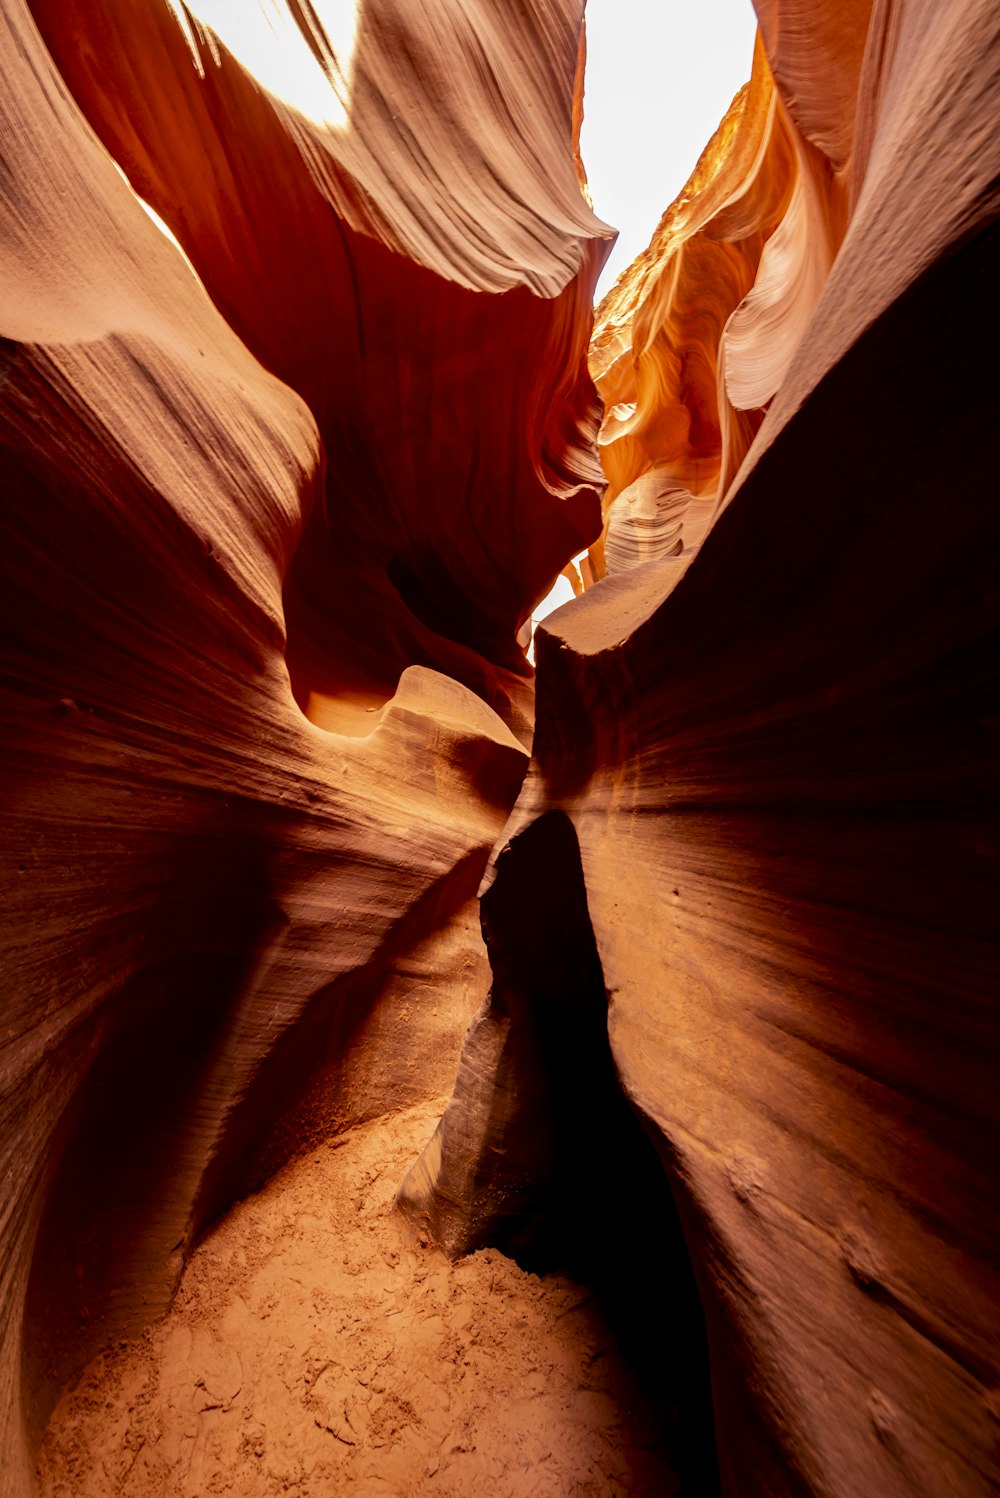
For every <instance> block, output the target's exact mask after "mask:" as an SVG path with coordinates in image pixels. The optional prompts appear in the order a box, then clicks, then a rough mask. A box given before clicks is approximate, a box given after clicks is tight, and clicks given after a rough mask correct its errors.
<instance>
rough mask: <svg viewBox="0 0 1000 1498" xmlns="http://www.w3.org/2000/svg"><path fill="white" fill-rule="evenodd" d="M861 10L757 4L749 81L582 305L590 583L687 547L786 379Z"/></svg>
mask: <svg viewBox="0 0 1000 1498" xmlns="http://www.w3.org/2000/svg"><path fill="white" fill-rule="evenodd" d="M870 9H871V5H870V0H861V3H859V4H855V5H848V6H842V7H833V6H826V7H820V8H819V9H818V10H817V8H816V7H814V6H798V7H795V8H793V9H787V8H779V7H778V6H777V5H770V4H765V5H762V6H761V7H760V20H761V28H760V33H759V35H758V40H757V46H756V49H755V53H754V59H753V67H752V72H751V78H750V82H749V84H748V85H746V87H745V88H744V89H742V90H741V92H740V93H739V94H737V96H736V98H735V99H734V101H733V103H732V105H731V107H730V109H729V111H728V113H727V114H726V116H725V118H724V119H723V121H722V123H721V125H720V126H719V129H718V131H717V132H716V134H715V136H714V137H713V139H712V140H711V142H710V143H709V145H708V146H707V147H706V150H705V152H704V154H703V155H702V157H701V160H700V161H699V162H698V165H697V166H696V168H695V170H694V172H693V174H692V176H691V178H690V180H689V182H688V183H687V185H686V186H685V187H684V189H683V190H682V192H681V193H680V195H679V196H678V198H677V199H676V201H675V202H674V203H673V204H672V205H671V206H670V208H668V210H667V212H666V213H665V214H664V216H663V219H662V220H661V222H660V225H659V227H658V229H657V231H656V234H655V235H654V237H653V241H652V243H651V244H650V246H649V248H648V249H647V250H645V251H644V252H643V253H642V254H641V255H640V256H639V257H638V258H637V259H636V260H635V261H634V262H633V264H632V265H631V266H630V267H629V268H628V269H627V270H626V271H625V272H624V273H623V274H622V276H620V277H619V279H618V281H617V283H616V284H615V286H614V287H613V288H612V290H611V291H610V292H609V293H608V295H607V296H606V297H605V299H604V301H603V302H602V303H601V306H600V308H599V309H598V313H597V327H596V329H595V334H594V339H593V344H592V349H591V371H592V373H593V375H594V378H595V380H596V381H597V385H598V389H599V390H600V393H601V396H602V399H603V400H604V403H605V417H604V421H603V425H602V427H601V434H600V451H601V460H602V464H603V466H604V469H605V472H606V473H607V475H608V479H609V484H608V489H607V491H606V494H605V515H606V531H605V536H604V538H603V541H602V543H601V544H599V545H598V546H597V547H596V548H594V551H593V553H592V564H593V566H594V570H595V572H596V573H597V575H603V574H604V573H605V572H610V573H614V572H619V571H622V570H623V569H625V568H627V567H632V566H637V565H640V564H641V563H643V562H646V561H650V560H652V559H655V558H658V557H667V556H671V555H678V554H680V553H681V552H682V551H683V550H685V549H687V550H689V551H695V550H697V548H698V546H699V545H700V543H701V541H702V540H703V538H704V536H705V534H706V532H707V530H708V528H709V526H710V525H711V523H712V521H713V519H714V517H715V515H716V513H717V511H718V507H719V505H720V504H721V503H722V501H723V500H724V498H725V495H726V493H727V491H728V490H729V487H730V485H731V483H732V481H733V478H734V477H735V475H736V473H737V472H738V470H739V468H740V465H741V463H742V462H743V460H744V458H745V457H746V454H747V452H748V450H749V449H750V447H751V444H752V443H753V440H754V438H755V436H756V433H757V431H758V430H759V428H760V425H761V421H762V419H763V415H764V413H765V411H766V410H767V407H768V405H769V403H770V401H771V399H772V398H773V396H774V394H775V392H776V390H777V389H778V388H779V386H780V385H781V384H782V382H783V380H784V377H785V374H786V372H787V370H788V366H789V363H790V361H791V359H792V358H793V356H794V354H795V351H796V350H797V349H798V347H799V345H800V344H801V342H802V339H803V336H804V334H805V332H806V330H807V328H808V326H809V323H810V320H811V318H812V315H813V311H814V309H815V307H816V303H817V301H818V299H819V296H820V294H821V292H822V290H823V287H824V285H825V283H826V279H827V277H828V275H829V273H830V268H831V266H832V264H833V261H834V258H835V256H836V253H837V250H838V248H839V246H840V243H841V241H842V239H843V236H844V232H845V229H846V226H847V222H848V217H849V215H848V203H849V200H851V198H852V196H855V195H856V190H857V183H858V180H859V178H860V176H861V174H862V172H863V166H864V161H863V157H862V158H859V161H858V163H857V164H855V162H854V158H853V140H854V128H855V115H856V114H859V115H860V117H861V118H862V120H864V118H865V117H866V116H865V105H866V103H867V99H866V97H865V96H864V95H863V94H861V92H860V69H861V63H862V57H863V54H864V50H865V45H864V44H865V36H866V30H867V25H868V13H869V10H870ZM884 24H885V22H884V20H883V19H882V18H881V17H880V18H879V21H878V23H877V26H878V25H884Z"/></svg>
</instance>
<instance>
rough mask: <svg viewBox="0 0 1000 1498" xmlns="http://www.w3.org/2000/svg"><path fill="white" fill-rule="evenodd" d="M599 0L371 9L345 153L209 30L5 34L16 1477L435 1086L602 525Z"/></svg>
mask: <svg viewBox="0 0 1000 1498" xmlns="http://www.w3.org/2000/svg"><path fill="white" fill-rule="evenodd" d="M581 9H582V7H581V6H580V5H579V4H575V3H569V4H566V5H560V6H558V7H551V6H545V7H530V6H526V7H523V8H522V9H521V11H520V13H519V23H518V28H517V29H516V30H511V28H510V27H509V26H508V24H507V21H506V20H505V19H504V18H503V16H502V15H501V8H498V7H492V6H488V5H487V6H480V7H478V8H476V9H475V10H466V9H460V8H457V7H454V6H451V5H429V6H425V7H420V8H419V14H417V10H418V8H416V7H413V6H409V7H404V6H391V5H382V6H377V7H372V6H368V7H365V8H364V9H363V10H362V11H361V12H359V15H358V18H357V25H356V37H355V47H354V54H353V56H354V60H353V64H352V83H351V89H350V99H349V101H348V107H347V109H346V112H344V117H343V118H342V119H341V118H339V117H337V118H334V120H333V123H330V121H327V120H325V119H320V120H319V121H318V122H317V121H315V120H312V119H310V118H307V117H306V116H304V115H303V114H301V113H300V112H298V111H296V110H295V109H294V108H292V107H291V106H289V105H287V104H286V103H283V102H282V101H281V99H279V98H278V97H276V96H275V95H273V94H271V93H269V92H268V91H267V90H266V89H264V88H263V87H261V86H259V85H258V83H257V82H256V81H255V80H254V79H253V78H252V77H251V76H250V74H249V73H248V72H247V71H246V70H245V69H244V68H243V67H242V66H241V65H240V64H239V63H238V62H237V61H236V59H235V58H234V57H233V56H232V55H231V54H230V53H229V52H228V51H227V49H226V47H225V46H224V44H223V43H222V42H221V41H220V40H219V39H218V37H217V36H216V35H215V34H214V33H212V32H210V31H209V30H208V29H207V28H206V27H204V26H202V25H200V24H199V23H197V22H195V21H194V20H192V18H191V16H190V15H189V13H188V12H187V11H186V10H183V11H182V10H181V9H178V10H177V11H176V13H175V10H174V9H172V8H171V6H169V5H168V4H166V3H154V4H152V5H150V4H145V3H144V4H128V5H119V4H115V5H108V6H90V5H86V6H84V5H79V6H78V5H73V4H70V5H64V4H47V3H41V4H39V5H37V6H33V7H31V8H29V6H28V5H27V4H26V3H24V0H10V3H9V4H6V5H5V6H4V8H3V16H2V19H0V113H2V117H3V124H2V128H0V151H2V159H3V183H4V187H3V201H2V205H0V213H2V231H0V265H2V269H0V336H2V344H0V349H2V353H0V444H2V458H0V464H2V474H3V520H2V524H3V528H4V529H3V544H2V547H0V567H2V570H3V584H2V588H0V599H2V602H0V608H2V611H3V640H4V673H3V677H4V679H3V685H2V707H0V712H2V716H3V724H4V728H3V748H2V765H3V768H2V775H3V795H2V802H3V814H2V815H3V845H4V851H5V862H4V893H3V902H4V911H5V918H4V923H3V933H2V937H0V942H2V955H0V968H2V971H3V973H4V1001H3V1023H4V1052H3V1055H4V1062H3V1086H2V1093H0V1141H2V1149H3V1169H2V1180H3V1188H2V1190H3V1195H2V1214H3V1215H2V1221H3V1232H4V1238H3V1254H2V1260H0V1263H2V1269H0V1300H2V1307H3V1314H2V1317H0V1322H2V1327H3V1346H2V1353H0V1403H2V1411H3V1414H2V1420H3V1428H2V1452H3V1455H2V1458H0V1471H2V1473H3V1478H2V1481H0V1488H2V1490H3V1491H4V1492H5V1493H8V1492H9V1493H12V1494H21V1493H25V1492H27V1491H28V1490H29V1488H30V1480H29V1473H30V1470H31V1461H32V1459H31V1448H32V1445H33V1443H34V1442H35V1441H36V1440H37V1436H38V1433H39V1431H40V1429H41V1428H42V1426H43V1425H44V1422H45V1419H46V1418H47V1414H48V1411H49V1409H50V1408H51V1404H52V1401H53V1399H54V1398H55V1397H56V1395H57V1394H58V1392H59V1390H60V1389H61V1388H63V1387H65V1386H66V1385H67V1383H68V1382H70V1381H71V1380H72V1379H73V1378H74V1377H75V1376H76V1374H77V1373H78V1372H79V1370H80V1368H81V1367H82V1365H83V1363H84V1362H85V1361H86V1360H87V1358H88V1357H89V1356H90V1355H91V1354H92V1353H93V1352H94V1351H96V1350H97V1348H99V1347H100V1346H103V1345H105V1344H106V1343H107V1342H108V1341H109V1340H110V1339H113V1338H116V1337H119V1336H122V1335H125V1334H126V1333H128V1332H130V1331H135V1330H137V1329H140V1328H141V1327H142V1326H143V1325H144V1324H145V1323H146V1322H148V1321H149V1319H150V1318H152V1317H155V1316H156V1315H157V1314H159V1313H160V1311H162V1309H163V1308H164V1307H165V1306H166V1304H167V1303H168V1300H169V1297H170V1294H171V1291H172V1288H173V1286H174V1284H175V1283H176V1279H177V1275H178V1274H179V1271H180V1268H181V1265H182V1263H183V1259H184V1256H185V1254H186V1253H187V1251H188V1250H189V1248H190V1246H191V1245H192V1243H193V1242H194V1241H195V1239H196V1238H197V1236H198V1235H199V1234H200V1233H201V1232H203V1231H204V1230H205V1228H206V1226H207V1225H208V1224H209V1223H210V1222H211V1221H212V1220H213V1218H215V1217H216V1216H217V1214H218V1213H219V1212H220V1211H221V1210H222V1209H224V1208H225V1207H226V1206H228V1205H229V1204H230V1203H231V1202H232V1201H233V1199H234V1198H235V1197H236V1196H238V1195H239V1194H241V1193H243V1192H245V1191H246V1190H248V1189H249V1188H251V1187H252V1186H254V1185H255V1184H256V1183H259V1182H260V1181H261V1180H262V1179H264V1178H265V1177H266V1176H267V1174H268V1173H269V1172H270V1171H272V1170H273V1169H275V1168H276V1166H277V1165H279V1164H280V1163H281V1162H282V1161H283V1160H284V1159H286V1158H287V1157H288V1156H289V1154H291V1153H297V1152H300V1151H301V1150H302V1149H304V1148H307V1147H308V1146H309V1144H310V1143H312V1142H315V1140H316V1139H317V1138H320V1137H323V1136H324V1135H325V1134H326V1133H329V1132H330V1131H331V1130H335V1129H338V1128H342V1127H344V1126H345V1125H347V1124H350V1123H352V1122H357V1121H358V1120H360V1119H363V1118H366V1117H374V1116H379V1115H381V1114H383V1113H386V1112H390V1111H392V1110H394V1109H398V1108H400V1107H405V1106H407V1105H408V1104H412V1103H414V1102H417V1101H421V1100H423V1099H426V1098H427V1097H428V1096H433V1095H434V1094H435V1093H438V1092H440V1091H441V1090H442V1089H444V1088H445V1087H447V1086H448V1085H449V1084H450V1081H451V1078H452V1075H453V1072H454V1066H455V1059H456V1054H457V1046H458V1043H459V1038H460V1036H461V1033H462V1031H463V1030H464V1027H465V1025H466V1024H467V1022H468V1019H469V1016H470V1014H471V1013H472V1011H473V1010H474V1008H475V1005H476V1003H477V1002H478V999H479V998H480V996H481V991H482V987H483V984H484V982H485V979H484V977H483V973H484V969H485V958H484V954H483V950H482V944H481V939H480V936H479V932H478V919H477V916H476V910H475V905H474V903H473V902H474V897H475V894H476V890H477V887H478V884H479V881H480V877H481V874H482V871H483V868H484V866H485V862H486V859H487V856H488V853H489V850H490V848H491V846H492V844H493V842H494V841H495V838H496V836H497V834H498V833H499V831H500V829H501V827H502V826H503V823H504V820H505V819H506V816H507V814H508V812H509V809H510V806H511V804H512V803H513V800H514V798H515V796H516V794H517V791H518V788H519V785H520V781H521V778H522V776H523V773H524V768H525V765H526V758H527V757H526V753H525V748H524V742H525V740H526V739H527V738H528V737H529V734H530V713H531V696H532V684H531V676H532V673H531V668H530V666H529V665H528V664H527V662H526V661H525V658H524V655H523V653H522V651H521V649H520V647H519V646H518V645H517V643H516V635H517V631H518V628H519V626H520V624H521V622H522V620H523V618H524V617H526V616H527V615H528V614H529V613H530V610H531V606H532V604H533V603H534V602H535V600H536V599H537V598H538V597H539V596H540V595H541V594H543V593H544V592H545V591H546V589H547V588H548V586H549V585H550V583H551V581H552V579H553V577H554V576H555V575H556V574H557V573H558V572H559V570H560V569H561V568H562V567H563V566H564V565H565V563H566V562H567V560H568V559H569V557H570V556H571V555H572V554H573V553H574V552H576V551H578V550H579V549H580V547H581V546H582V545H586V544H587V543H588V542H589V541H590V540H592V539H593V538H594V536H595V535H596V534H597V531H598V530H599V526H600V506H599V494H598V489H597V488H596V487H595V486H596V485H599V483H600V475H599V469H598V467H597V464H596V461H595V458H594V455H593V443H592V437H593V431H594V430H595V424H596V413H597V403H596V398H595V396H594V391H593V387H592V384H591V382H590V378H589V375H588V373H587V368H586V362H585V356H586V348H587V340H588V336H589V331H590V323H591V313H590V304H591V300H592V294H593V282H594V278H595V276H596V274H597V269H598V266H599V262H600V259H601V257H602V245H603V244H604V242H605V241H606V240H607V239H608V237H609V235H610V232H611V231H609V230H607V229H606V228H604V226H602V225H601V224H600V223H599V222H598V221H597V220H596V219H595V218H594V216H593V214H592V213H591V211H590V209H589V207H588V205H587V203H586V201H585V199H584V197H583V195H582V193H581V190H580V184H579V180H578V175H577V165H576V161H575V138H576V130H577V121H578V115H579V102H578V94H579V87H580V82H579V79H578V77H577V74H578V71H579V70H578V59H579V49H580V29H581ZM299 14H301V8H299V7H289V9H288V12H287V14H286V16H285V19H286V20H287V21H288V22H289V25H291V24H292V19H291V18H292V16H293V15H299ZM501 23H502V24H501ZM307 31H308V35H309V39H310V41H311V43H312V44H313V45H314V46H319V38H320V31H319V30H318V29H317V28H316V27H313V26H312V25H310V27H307ZM428 49H429V50H428ZM321 50H322V49H321ZM434 59H436V61H434ZM320 61H321V64H322V70H321V74H320V78H321V82H322V83H323V85H324V87H325V88H326V90H327V98H328V100H329V101H330V110H329V113H330V115H331V116H335V115H336V106H337V105H338V100H339V95H338V93H337V88H338V87H339V88H340V92H341V94H343V93H344V92H345V90H344V87H343V79H342V78H341V77H340V74H339V73H338V72H337V68H336V66H335V62H336V59H335V58H333V57H332V55H330V56H328V55H326V54H325V53H324V54H323V56H322V57H321V59H320ZM432 61H434V66H433V68H432V67H431V63H432ZM433 78H436V79H437V83H436V84H435V86H434V87H430V86H429V82H430V81H432V79H433ZM463 122H464V123H463ZM109 153H110V154H109ZM126 179H127V180H126ZM130 183H131V184H133V185H134V187H135V188H137V189H139V191H140V192H141V194H142V195H143V197H144V198H145V200H146V201H147V202H148V203H149V204H150V205H151V206H152V207H153V208H154V210H155V211H156V212H157V213H158V214H159V215H160V216H161V218H162V221H164V222H165V224H166V226H167V228H168V229H169V230H170V231H171V233H172V235H173V236H174V237H175V239H176V241H177V242H179V244H180V245H181V246H183V251H182V250H180V249H179V248H178V247H177V244H176V243H175V244H171V243H170V242H169V239H168V237H165V235H164V234H163V232H161V228H159V227H156V226H155V225H154V223H153V222H151V219H150V216H149V215H148V214H147V213H146V212H144V211H143V205H142V203H141V202H140V201H139V199H138V198H137V197H136V194H135V192H134V191H133V186H130V185H129V184H130ZM420 1000H423V1002H421V1001H420Z"/></svg>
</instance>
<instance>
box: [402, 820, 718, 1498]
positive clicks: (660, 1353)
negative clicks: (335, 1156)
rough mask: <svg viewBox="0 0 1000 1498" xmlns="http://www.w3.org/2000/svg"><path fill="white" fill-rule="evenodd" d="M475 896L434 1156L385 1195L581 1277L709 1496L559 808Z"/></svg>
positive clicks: (691, 1349)
mask: <svg viewBox="0 0 1000 1498" xmlns="http://www.w3.org/2000/svg"><path fill="white" fill-rule="evenodd" d="M481 905H482V923H483V934H484V937H485V940H486V944H487V948H488V950H489V956H490V962H491V965H492V968H493V986H492V991H491V994H490V999H489V1001H488V1004H487V1006H486V1007H485V1008H484V1010H483V1011H481V1013H480V1015H479V1016H478V1018H477V1020H476V1021H475V1022H474V1024H473V1027H472V1029H471V1030H470V1033H469V1037H468V1039H467V1041H466V1047H465V1052H464V1054H463V1061H462V1067H461V1069H460V1072H459V1077H458V1080H457V1084H456V1093H455V1097H454V1099H453V1100H452V1103H451V1104H450V1106H449V1108H448V1110H447V1112H446V1114H445V1117H444V1118H443V1119H442V1123H441V1126H440V1128H439V1131H438V1141H439V1143H440V1146H441V1162H440V1166H439V1167H438V1168H437V1171H436V1173H435V1175H434V1178H433V1180H431V1181H430V1182H425V1181H423V1180H422V1179H421V1178H420V1167H419V1166H418V1167H417V1169H416V1171H415V1172H414V1173H413V1175H412V1176H411V1178H410V1179H408V1181H407V1182H406V1183H404V1187H403V1190H402V1192H401V1198H400V1200H401V1204H402V1206H403V1208H404V1210H405V1211H407V1212H408V1213H409V1214H410V1215H411V1216H417V1217H419V1218H421V1219H423V1220H424V1221H426V1222H427V1223H428V1224H429V1226H430V1229H431V1232H432V1233H433V1234H434V1236H435V1237H436V1238H437V1240H438V1241H439V1242H440V1243H441V1244H442V1246H444V1247H445V1248H446V1249H447V1251H449V1252H450V1253H453V1254H455V1253H462V1252H467V1251H470V1250H473V1249H476V1248H479V1247H483V1246H485V1245H492V1246H495V1247H497V1248H500V1249H501V1250H502V1251H503V1252H504V1253H506V1254H508V1255H509V1256H510V1257H512V1258H514V1259H516V1260H517V1262H518V1263H519V1264H520V1265H521V1267H522V1268H525V1269H527V1270H529V1271H531V1272H533V1273H536V1274H546V1273H551V1272H556V1271H558V1272H561V1273H564V1274H567V1275H569V1276H570V1277H571V1278H573V1279H574V1280H576V1281H577V1282H578V1283H579V1284H581V1285H583V1286H586V1287H588V1288H590V1289H591V1290H592V1292H593V1294H594V1297H595V1300H596V1302H597V1305H598V1307H599V1309H600V1312H601V1313H602V1315H603V1318H604V1320H605V1321H606V1323H607V1326H608V1328H609V1330H610V1333H611V1335H612V1338H613V1340H614V1342H615V1343H616V1344H617V1347H618V1348H619V1349H620V1351H621V1353H622V1355H623V1356H624V1357H625V1359H626V1360H627V1361H628V1363H629V1364H630V1365H631V1367H632V1369H633V1370H634V1372H635V1375H636V1378H637V1382H638V1386H639V1389H640V1391H641V1393H642V1394H643V1395H644V1396H645V1397H646V1398H647V1399H649V1400H652V1401H654V1402H655V1404H656V1405H657V1407H658V1412H659V1419H660V1424H661V1430H662V1437H663V1443H664V1448H665V1451H666V1455H667V1458H668V1461H669V1463H670V1465H671V1467H672V1468H673V1469H674V1470H675V1471H676V1473H677V1474H678V1477H679V1478H680V1480H681V1486H680V1488H679V1489H678V1491H679V1492H680V1493H683V1494H686V1495H689V1498H709V1495H711V1494H714V1493H717V1492H718V1491H719V1472H718V1462H717V1457H716V1450H715V1439H714V1423H713V1414H712V1394H711V1380H710V1374H709V1358H708V1343H707V1337H706V1330H705V1319H704V1314H703V1311H702V1306H701V1301H700V1297H699V1293H698V1289H697V1285H696V1283H695V1278H694V1273H693V1270H692V1267H691V1260H690V1257H689V1254H688V1251H687V1245H686V1243H685V1240H684V1235H683V1231H682V1229H681V1225H680V1220H679V1217H678V1213H677V1209H676V1206H675V1203H674V1199H673V1196H672V1192H671V1186H670V1182H669V1180H668V1177H667V1174H666V1173H665V1170H664V1167H663V1165H662V1163H661V1161H660V1158H659V1156H658V1154H657V1151H656V1149H655V1148H654V1145H653V1143H652V1141H651V1139H650V1138H649V1136H648V1135H647V1133H646V1131H645V1129H644V1127H643V1125H642V1124H641V1123H640V1121H639V1119H638V1117H637V1116H636V1114H635V1113H634V1112H633V1110H632V1108H631V1107H630V1105H629V1103H628V1101H627V1099H626V1098H625V1096H624V1093H623V1091H622V1088H621V1085H620V1082H619V1079H618V1076H617V1073H616V1070H615V1065H614V1060H613V1057H612V1053H611V1047H610V1043H609V1040H608V1026H607V993H606V990H605V985H604V975H603V971H602V968H601V963H600V958H599V956H598V952H597V946H596V942H595V940H594V934H593V929H592V927H591V923H590V916H589V913H588V909H587V896H586V886H585V883H584V878H583V870H582V867H581V863H580V854H579V848H578V845H577V839H576V833H575V831H574V828H573V825H572V823H571V821H570V820H569V818H568V817H567V816H566V815H565V814H564V813H562V812H558V811H553V812H548V813H546V814H545V815H544V816H542V817H541V818H539V819H538V820H537V821H536V822H534V823H533V824H532V825H531V826H530V827H529V828H528V829H527V830H526V831H525V832H523V833H521V834H520V836H518V837H517V838H516V839H515V841H514V842H513V843H512V844H511V845H510V846H509V847H508V848H507V849H505V850H504V852H503V853H502V854H501V855H500V857H499V859H498V865H497V876H496V879H495V881H494V883H493V885H492V886H491V888H490V889H489V890H488V891H487V893H486V894H485V895H484V896H483V899H482V902H481ZM433 1153H434V1151H431V1152H429V1156H433Z"/></svg>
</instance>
